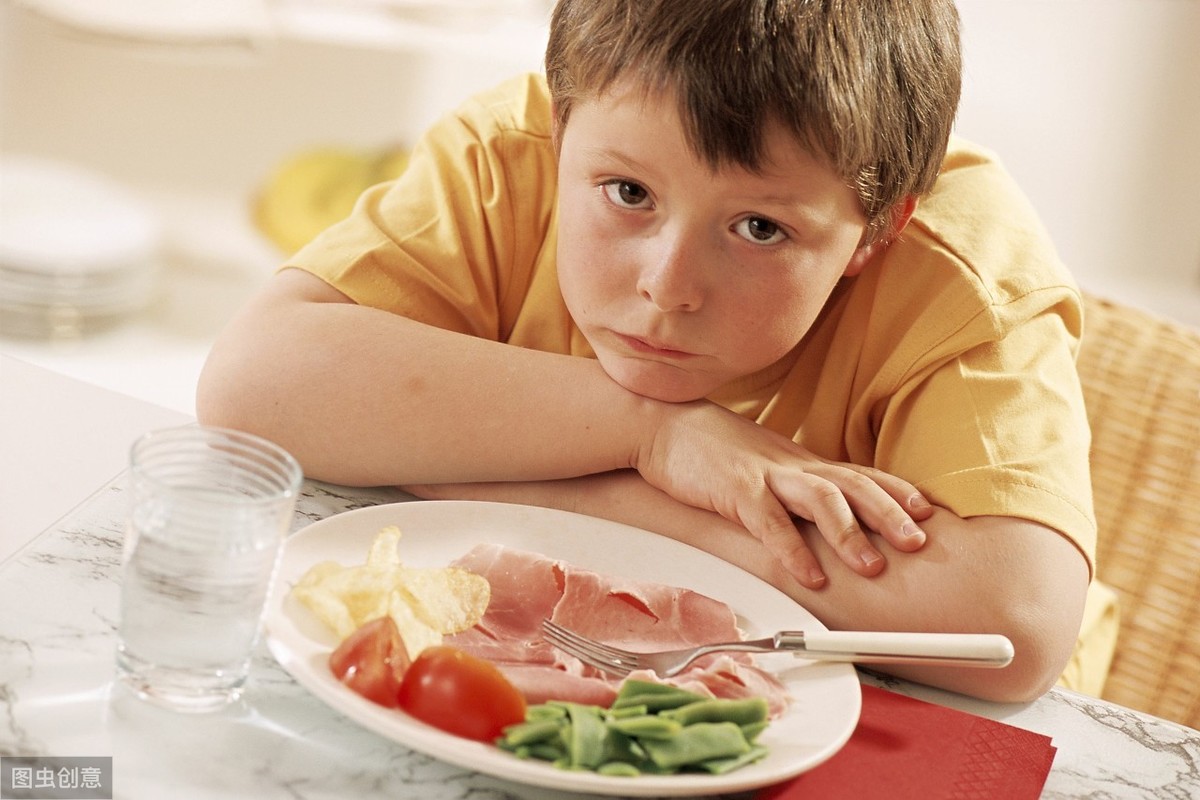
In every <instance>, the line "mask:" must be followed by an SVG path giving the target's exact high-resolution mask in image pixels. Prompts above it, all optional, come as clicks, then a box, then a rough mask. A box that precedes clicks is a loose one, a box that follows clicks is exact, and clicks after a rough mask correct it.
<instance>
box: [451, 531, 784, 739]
mask: <svg viewBox="0 0 1200 800" xmlns="http://www.w3.org/2000/svg"><path fill="white" fill-rule="evenodd" d="M454 566H457V567H462V568H463V569H467V570H470V571H471V572H474V573H476V574H479V575H482V576H483V577H485V578H487V580H488V582H489V583H490V584H491V587H492V596H491V602H490V603H489V605H488V609H487V612H486V613H485V614H484V617H483V619H482V620H480V622H479V624H478V625H476V626H475V627H474V628H472V629H470V630H468V631H464V632H462V633H459V634H456V635H454V636H452V637H448V638H447V640H446V643H447V644H451V645H454V646H456V647H459V648H461V649H463V650H466V651H467V652H470V653H472V654H474V655H477V656H480V657H482V658H486V659H488V660H489V661H492V662H493V663H495V664H496V665H497V666H498V667H500V669H501V671H503V672H504V673H505V674H506V675H507V676H508V677H509V679H510V680H511V681H512V682H513V684H514V685H515V686H516V687H517V688H518V689H520V690H521V691H522V692H523V693H524V694H525V696H526V700H527V701H528V702H530V703H540V702H545V701H546V700H550V699H557V700H569V701H573V702H580V703H589V704H593V705H608V704H610V703H611V702H612V699H613V698H614V697H615V695H616V689H617V686H618V685H619V683H620V682H619V681H618V680H613V679H612V678H611V677H609V676H606V675H605V674H603V673H602V672H600V671H599V670H596V669H594V668H592V667H589V666H587V665H585V664H583V663H582V662H580V661H579V660H578V659H576V658H573V657H571V656H568V655H567V654H565V653H563V652H562V651H561V650H559V649H558V648H556V647H554V646H552V645H550V644H549V643H547V642H546V641H545V639H543V638H542V635H541V623H542V620H543V619H547V618H548V619H552V620H554V621H555V622H557V623H559V624H561V625H563V626H564V627H567V628H570V629H572V630H574V631H577V632H578V633H581V634H583V635H584V636H589V637H592V638H595V639H598V640H601V641H604V642H607V643H609V644H613V645H615V646H617V647H624V648H627V649H630V650H654V649H673V648H677V647H688V646H691V645H696V644H704V643H706V642H717V641H731V640H736V639H740V638H742V636H741V631H740V630H739V629H738V626H737V618H736V616H735V615H734V613H733V610H732V609H730V608H729V606H727V605H726V604H724V603H722V602H720V601H718V600H714V599H713V598H711V597H708V596H706V595H703V594H700V593H699V592H695V591H692V590H690V589H682V588H678V587H672V586H666V585H664V584H658V583H650V582H645V581H634V580H629V579H624V578H615V577H611V576H606V575H601V574H599V573H596V572H593V571H591V570H585V569H582V568H579V567H576V566H573V565H571V564H568V563H566V562H564V561H560V560H556V559H551V558H548V557H546V556H543V555H539V554H537V553H530V552H526V551H523V550H518V549H515V548H510V547H506V546H504V545H498V544H481V545H477V546H476V547H475V548H473V549H472V550H471V551H470V552H468V553H467V554H466V555H464V556H463V557H462V558H460V559H458V561H456V562H455V563H454ZM637 677H638V678H640V679H642V680H658V678H656V677H655V676H654V675H653V673H637ZM667 682H669V683H673V684H677V685H679V686H682V687H684V688H688V689H690V690H692V691H695V692H698V693H700V694H703V695H706V696H712V697H745V696H749V695H757V696H761V697H765V698H766V699H767V702H768V705H769V706H770V709H771V712H772V716H778V715H779V714H781V713H782V712H783V711H784V710H785V709H786V707H787V693H786V690H785V689H784V687H783V686H782V685H781V684H780V683H779V681H778V680H777V679H776V678H775V677H774V676H772V675H770V674H769V673H766V672H764V671H762V670H759V669H757V668H755V667H754V666H753V665H752V664H751V659H750V658H749V657H748V656H746V655H745V654H722V655H716V656H708V657H706V658H704V659H701V660H699V661H697V662H696V663H695V665H693V667H691V668H690V669H688V670H687V671H686V672H684V673H682V674H680V675H679V676H677V677H676V678H673V679H671V680H669V681H667Z"/></svg>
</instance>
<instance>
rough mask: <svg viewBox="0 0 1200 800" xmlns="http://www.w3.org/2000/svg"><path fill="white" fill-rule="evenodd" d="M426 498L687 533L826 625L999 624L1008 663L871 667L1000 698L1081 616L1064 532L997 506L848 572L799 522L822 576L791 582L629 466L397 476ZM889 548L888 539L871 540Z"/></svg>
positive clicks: (1078, 574) (1064, 647) (760, 551)
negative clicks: (532, 475)
mask: <svg viewBox="0 0 1200 800" xmlns="http://www.w3.org/2000/svg"><path fill="white" fill-rule="evenodd" d="M406 488H408V489H409V490H410V491H412V492H413V493H414V494H417V495H418V496H421V497H429V498H443V499H448V498H459V499H476V500H497V501H502V502H514V503H527V504H530V505H540V506H548V507H556V508H564V509H566V510H569V511H577V512H580V513H584V514H589V515H591V516H596V517H602V518H606V519H611V520H615V521H618V522H624V523H626V524H630V525H635V526H638V527H641V528H645V529H648V530H652V531H656V532H658V533H661V534H664V535H666V536H669V537H671V538H673V539H678V540H679V541H682V542H686V543H688V544H691V545H694V546H696V547H698V548H700V549H702V550H706V551H708V552H710V553H712V554H714V555H717V556H719V557H720V558H722V559H724V560H726V561H730V562H732V563H734V564H737V565H738V566H740V567H742V568H743V569H746V570H747V571H749V572H751V573H754V574H755V575H758V576H759V577H761V578H763V579H764V580H766V581H767V582H768V583H771V584H772V585H774V586H776V587H778V588H780V589H782V590H783V591H785V592H786V593H787V594H788V595H790V596H791V597H792V598H794V599H795V600H796V601H797V602H799V603H800V604H801V605H803V606H804V607H805V608H806V609H808V610H809V611H810V612H812V613H813V614H814V615H815V616H816V617H817V618H818V619H820V620H821V621H822V622H824V623H825V624H826V625H827V626H828V627H830V628H832V629H841V630H881V631H887V630H898V631H933V632H952V633H1001V634H1004V635H1005V636H1008V638H1009V639H1011V640H1012V642H1013V646H1014V649H1015V657H1014V659H1013V663H1012V664H1010V665H1009V666H1008V667H1005V668H1003V669H1000V670H993V669H978V668H953V667H930V666H911V665H899V664H893V665H881V666H879V667H877V668H876V669H878V670H880V671H884V672H888V673H890V674H894V675H897V676H899V677H903V678H908V679H910V680H915V681H918V682H920V683H926V684H930V685H933V686H939V687H941V688H944V689H949V690H952V691H957V692H963V693H965V694H969V695H973V696H976V697H981V698H984V699H988V700H995V701H1000V702H1024V701H1029V700H1032V699H1034V698H1036V697H1038V696H1040V695H1041V694H1043V693H1044V692H1046V691H1047V690H1049V689H1050V687H1051V686H1053V685H1054V683H1055V681H1057V680H1058V678H1059V676H1060V675H1061V674H1062V670H1063V668H1064V667H1065V665H1066V663H1067V661H1068V659H1069V658H1070V656H1071V652H1072V649H1073V647H1074V645H1075V641H1076V638H1077V636H1078V633H1079V625H1080V621H1081V619H1082V616H1083V604H1084V597H1085V595H1086V592H1087V583H1088V566H1087V562H1086V561H1085V560H1084V557H1083V555H1082V554H1081V553H1080V552H1079V551H1078V550H1077V549H1076V548H1075V546H1074V545H1073V544H1071V543H1070V542H1069V541H1068V540H1067V539H1066V538H1065V537H1063V536H1061V535H1060V534H1058V533H1057V532H1056V531H1053V530H1051V529H1049V528H1046V527H1044V526H1042V525H1039V524H1037V523H1033V522H1028V521H1025V520H1020V519H1012V518H1004V517H976V518H972V519H965V520H964V519H960V518H959V517H957V516H955V515H954V514H953V513H951V512H949V511H945V510H942V509H938V510H937V511H936V512H935V513H934V515H933V516H932V517H931V518H930V519H928V520H926V521H925V522H924V523H923V525H922V527H923V528H924V529H925V530H926V532H927V533H928V534H929V536H928V541H927V543H926V545H925V546H924V547H923V548H922V549H921V550H920V551H918V552H916V553H912V554H909V555H907V556H905V557H904V558H902V559H899V558H889V559H888V567H887V569H886V570H884V571H883V572H882V573H881V574H880V575H878V576H876V577H875V578H874V579H873V580H870V581H864V580H862V579H861V578H858V577H857V576H855V575H854V574H853V573H852V572H851V571H850V570H849V569H848V568H847V567H846V566H845V564H844V563H842V562H841V561H840V560H839V559H838V558H837V557H836V556H835V555H834V553H833V551H832V550H831V548H830V546H829V544H828V543H827V542H826V541H825V540H824V538H823V537H822V536H820V535H819V534H818V533H817V532H816V531H815V530H814V528H813V526H812V525H811V524H809V523H805V522H804V521H803V520H801V521H798V522H797V527H798V531H799V533H798V534H797V535H799V536H802V537H803V539H804V540H805V541H806V542H807V543H808V546H809V547H810V548H812V550H813V552H814V553H815V554H816V556H817V558H818V559H819V560H820V562H821V565H822V567H823V569H824V570H825V572H826V574H827V575H828V576H829V582H828V584H827V585H826V586H825V587H824V588H822V589H820V590H819V591H812V590H809V589H806V588H805V587H803V586H801V585H800V584H799V583H798V582H797V581H796V580H795V579H794V578H793V577H792V576H791V575H789V574H788V573H787V571H786V570H784V569H783V568H782V567H781V566H780V563H779V560H778V559H776V558H775V557H774V556H773V554H771V553H770V552H768V551H767V550H766V548H764V547H763V546H762V545H761V544H760V543H759V542H758V541H756V540H755V539H754V537H752V536H751V535H750V534H748V533H747V532H746V530H745V529H743V528H740V527H739V526H737V525H736V524H734V523H731V522H729V521H728V520H726V519H724V518H723V517H720V516H718V515H716V514H713V513H710V512H707V511H703V510H701V509H698V508H695V507H692V506H688V505H684V504H681V503H678V502H677V501H675V500H674V499H672V498H671V497H669V496H668V495H666V494H664V493H662V492H660V491H658V490H657V489H655V488H654V487H653V486H650V485H649V484H648V483H646V482H645V481H644V480H642V479H641V477H640V476H639V475H638V474H637V473H636V472H633V471H631V470H622V471H619V472H614V473H608V474H605V475H594V476H588V477H586V478H581V479H577V480H566V481H547V482H536V483H526V484H521V483H504V484H467V485H443V486H411V487H406ZM877 543H878V544H879V546H880V548H881V549H883V550H884V552H885V553H888V545H887V544H885V543H883V542H881V541H878V540H877Z"/></svg>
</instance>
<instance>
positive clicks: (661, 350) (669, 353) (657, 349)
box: [614, 331, 696, 359]
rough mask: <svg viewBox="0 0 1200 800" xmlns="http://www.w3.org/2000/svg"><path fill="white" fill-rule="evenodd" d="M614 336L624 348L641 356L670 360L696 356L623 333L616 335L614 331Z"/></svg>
mask: <svg viewBox="0 0 1200 800" xmlns="http://www.w3.org/2000/svg"><path fill="white" fill-rule="evenodd" d="M614 335H615V336H616V337H617V339H618V341H620V342H621V343H622V344H623V345H625V347H627V348H628V349H630V350H632V351H633V352H635V353H640V354H643V355H651V356H658V357H660V358H670V359H685V358H694V357H695V355H696V354H695V353H689V352H687V351H685V350H676V349H674V348H672V347H666V346H664V345H663V344H660V343H657V342H653V341H649V340H646V339H642V338H639V337H637V336H628V335H626V334H623V333H616V332H615V331H614Z"/></svg>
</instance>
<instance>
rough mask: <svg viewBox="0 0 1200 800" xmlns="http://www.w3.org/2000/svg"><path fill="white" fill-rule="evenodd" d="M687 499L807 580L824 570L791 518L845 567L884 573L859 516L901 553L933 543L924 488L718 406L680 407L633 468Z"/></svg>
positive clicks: (819, 580) (816, 581)
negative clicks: (824, 453)
mask: <svg viewBox="0 0 1200 800" xmlns="http://www.w3.org/2000/svg"><path fill="white" fill-rule="evenodd" d="M633 466H635V467H636V468H637V469H638V471H639V472H640V473H641V474H642V477H644V478H645V479H646V481H647V482H649V483H651V484H653V485H654V486H657V487H658V488H659V489H661V490H662V491H664V492H666V493H667V494H669V495H671V496H672V497H674V498H675V499H676V500H679V501H681V502H684V503H688V504H690V505H693V506H697V507H699V508H705V509H708V510H711V511H715V512H717V513H718V514H720V515H721V516H723V517H725V518H726V519H729V520H731V521H733V522H736V523H738V524H740V525H741V526H743V527H744V528H746V529H747V530H748V531H750V533H752V534H753V535H754V536H755V537H757V538H758V539H759V540H760V541H762V543H763V544H764V545H765V546H766V547H767V548H768V549H769V550H770V551H771V552H772V553H774V554H775V555H776V557H778V558H779V559H780V561H781V562H782V564H783V566H784V567H785V568H786V569H787V570H788V571H789V572H790V573H791V574H792V575H794V576H795V578H796V580H798V581H799V582H800V583H801V584H803V585H804V586H806V587H808V588H810V589H817V588H820V587H821V586H822V585H823V584H824V583H825V574H824V573H823V572H822V570H821V567H820V565H819V564H818V563H817V560H816V558H815V556H814V555H813V554H812V552H811V551H810V550H809V549H808V547H807V546H806V545H805V544H804V540H803V539H802V537H801V536H800V534H799V532H798V531H797V530H796V526H795V524H794V523H793V521H792V515H795V516H798V517H802V518H804V519H806V520H809V521H810V522H813V523H814V524H815V525H816V526H817V528H818V529H819V530H820V532H821V534H822V536H824V537H825V539H826V540H827V541H828V542H829V544H830V546H832V547H833V549H834V551H835V552H837V554H838V555H839V556H840V557H841V559H842V560H843V561H844V562H846V564H847V565H848V566H849V567H850V568H851V569H853V570H854V571H855V572H858V573H859V574H860V575H866V576H871V575H877V574H878V573H879V572H880V571H882V569H883V567H884V558H883V554H882V553H880V552H879V550H878V549H876V548H875V547H874V546H873V545H872V544H871V542H870V540H869V539H868V538H867V536H866V534H865V533H864V531H863V528H862V527H861V526H860V524H859V520H862V523H863V524H865V525H866V526H868V527H869V528H870V529H871V530H872V531H875V532H877V533H879V534H880V535H882V536H883V538H884V539H885V540H887V541H888V542H889V543H891V544H892V545H893V546H894V547H896V548H897V549H899V550H904V551H912V550H916V549H918V548H920V547H921V546H922V545H923V544H924V543H925V533H924V531H922V530H921V528H920V527H919V526H918V525H917V520H923V519H926V518H927V517H928V516H929V515H930V514H931V513H932V508H931V507H930V505H929V503H928V502H927V501H926V500H925V498H924V497H923V496H922V495H921V494H920V492H918V491H917V489H916V487H915V486H913V485H912V484H910V483H908V482H907V481H904V480H901V479H899V478H896V477H894V476H892V475H888V474H887V473H885V472H882V471H881V470H877V469H871V468H868V467H860V466H857V465H854V464H842V463H837V462H831V461H826V460H824V459H821V458H818V457H817V456H815V455H813V454H812V453H811V452H809V451H808V450H806V449H805V448H804V447H802V446H800V445H798V444H796V443H795V442H793V441H791V440H790V439H787V438H785V437H783V436H780V435H779V434H777V433H774V432H773V431H770V430H767V429H766V428H763V427H762V426H760V425H758V424H756V423H754V422H752V421H750V420H747V419H744V418H743V417H740V416H738V415H737V414H734V413H733V412H731V411H728V410H727V409H725V408H722V407H720V406H718V405H716V404H714V403H710V402H707V401H697V402H694V403H688V404H683V405H679V406H676V407H675V410H674V411H673V412H672V413H668V414H667V415H666V420H665V422H664V424H662V425H661V426H659V428H658V429H657V431H656V433H655V435H654V438H653V441H652V442H651V443H650V446H649V447H647V448H645V449H644V450H643V451H640V452H638V453H637V454H636V463H635V464H634V465H633Z"/></svg>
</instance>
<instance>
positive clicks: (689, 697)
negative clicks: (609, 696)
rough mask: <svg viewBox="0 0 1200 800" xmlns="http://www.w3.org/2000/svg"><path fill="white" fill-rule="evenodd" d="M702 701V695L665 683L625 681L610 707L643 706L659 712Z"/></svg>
mask: <svg viewBox="0 0 1200 800" xmlns="http://www.w3.org/2000/svg"><path fill="white" fill-rule="evenodd" d="M704 699H705V697H704V695H700V694H696V693H695V692H689V691H687V690H686V689H680V688H679V687H677V686H672V685H670V684H667V683H653V682H651V681H636V680H634V681H630V680H627V681H625V683H623V684H621V689H620V691H618V692H617V699H616V700H614V701H613V704H612V707H613V708H614V709H617V708H625V707H626V706H634V705H644V706H646V708H647V709H649V710H650V711H661V710H662V709H665V708H678V707H679V706H684V705H687V704H688V703H695V702H697V701H699V700H704Z"/></svg>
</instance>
